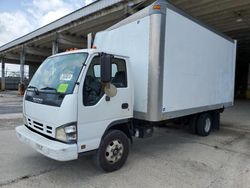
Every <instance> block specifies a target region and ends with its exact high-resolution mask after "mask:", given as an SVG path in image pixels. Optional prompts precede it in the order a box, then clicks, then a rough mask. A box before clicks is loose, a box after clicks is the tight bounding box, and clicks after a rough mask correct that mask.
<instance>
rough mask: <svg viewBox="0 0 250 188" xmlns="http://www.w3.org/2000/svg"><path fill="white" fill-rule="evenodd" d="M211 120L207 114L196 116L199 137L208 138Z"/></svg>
mask: <svg viewBox="0 0 250 188" xmlns="http://www.w3.org/2000/svg"><path fill="white" fill-rule="evenodd" d="M212 123H213V118H212V116H211V115H210V114H209V113H204V114H201V115H199V116H198V119H197V122H196V130H197V134H198V135H200V136H208V135H209V133H210V132H211V130H212Z"/></svg>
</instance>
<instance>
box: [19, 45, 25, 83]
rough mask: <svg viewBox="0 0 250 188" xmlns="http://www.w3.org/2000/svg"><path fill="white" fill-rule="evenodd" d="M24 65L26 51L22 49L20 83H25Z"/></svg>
mask: <svg viewBox="0 0 250 188" xmlns="http://www.w3.org/2000/svg"><path fill="white" fill-rule="evenodd" d="M24 64H25V51H24V47H22V50H21V52H20V83H23V81H24Z"/></svg>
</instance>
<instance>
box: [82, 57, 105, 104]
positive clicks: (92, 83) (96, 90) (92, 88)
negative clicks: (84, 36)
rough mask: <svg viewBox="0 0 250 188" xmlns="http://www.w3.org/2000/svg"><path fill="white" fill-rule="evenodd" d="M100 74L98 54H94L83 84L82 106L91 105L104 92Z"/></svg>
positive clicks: (95, 102)
mask: <svg viewBox="0 0 250 188" xmlns="http://www.w3.org/2000/svg"><path fill="white" fill-rule="evenodd" d="M100 74H101V69H100V56H96V57H94V58H93V59H92V61H91V63H90V66H89V69H88V71H87V75H86V77H85V81H84V85H83V104H84V106H93V105H95V104H97V102H98V101H99V100H100V99H101V98H102V96H103V94H104V92H103V89H102V84H101V78H100Z"/></svg>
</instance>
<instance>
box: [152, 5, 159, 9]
mask: <svg viewBox="0 0 250 188" xmlns="http://www.w3.org/2000/svg"><path fill="white" fill-rule="evenodd" d="M153 9H154V10H161V5H154V6H153Z"/></svg>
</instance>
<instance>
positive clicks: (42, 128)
mask: <svg viewBox="0 0 250 188" xmlns="http://www.w3.org/2000/svg"><path fill="white" fill-rule="evenodd" d="M27 122H28V126H29V127H31V128H32V129H34V130H36V131H38V132H41V133H43V134H46V135H48V136H52V134H53V128H52V127H51V126H49V125H44V124H43V123H41V122H38V121H35V120H32V119H31V118H27Z"/></svg>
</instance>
